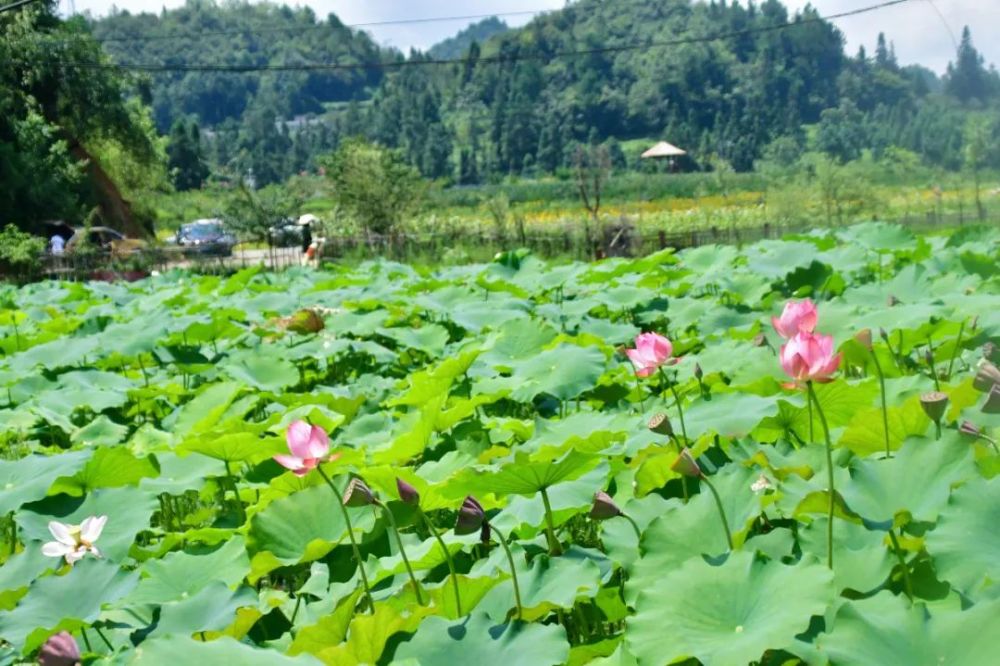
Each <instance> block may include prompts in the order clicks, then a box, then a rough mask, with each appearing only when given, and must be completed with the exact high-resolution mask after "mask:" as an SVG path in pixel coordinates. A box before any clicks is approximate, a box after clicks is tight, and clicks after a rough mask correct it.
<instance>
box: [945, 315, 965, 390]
mask: <svg viewBox="0 0 1000 666" xmlns="http://www.w3.org/2000/svg"><path fill="white" fill-rule="evenodd" d="M964 334H965V321H964V320H963V321H962V324H961V326H959V327H958V338H957V339H956V340H955V348H954V349H952V350H951V358H950V359H948V371H947V372H946V373H945V377H946V378H947V379H948V381H949V382H950V381H951V370H952V368H954V367H955V357H956V356H958V350H959V348H960V347H961V346H962V336H963V335H964Z"/></svg>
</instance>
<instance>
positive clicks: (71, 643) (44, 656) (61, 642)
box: [38, 631, 80, 666]
mask: <svg viewBox="0 0 1000 666" xmlns="http://www.w3.org/2000/svg"><path fill="white" fill-rule="evenodd" d="M38 663H39V664H41V665H42V666H76V665H77V664H79V663H80V647H79V646H78V645H77V644H76V639H74V638H73V635H72V634H70V633H69V632H68V631H60V632H59V633H58V634H55V635H53V636H51V637H50V638H49V640H47V641H45V644H44V645H42V648H41V649H40V650H39V651H38Z"/></svg>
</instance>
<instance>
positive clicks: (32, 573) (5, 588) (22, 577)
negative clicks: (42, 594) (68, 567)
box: [0, 542, 62, 610]
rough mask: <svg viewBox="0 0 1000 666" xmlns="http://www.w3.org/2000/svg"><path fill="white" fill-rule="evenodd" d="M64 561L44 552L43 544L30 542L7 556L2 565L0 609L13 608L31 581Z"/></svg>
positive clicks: (0, 574) (0, 568)
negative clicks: (50, 556)
mask: <svg viewBox="0 0 1000 666" xmlns="http://www.w3.org/2000/svg"><path fill="white" fill-rule="evenodd" d="M61 565H62V562H57V561H56V560H54V559H52V558H49V557H46V556H45V555H43V554H42V544H41V543H38V542H29V543H28V544H26V545H25V547H24V550H22V551H21V552H20V553H16V554H14V555H11V556H10V557H8V558H7V561H6V562H4V565H3V566H2V567H0V610H11V609H12V608H14V605H15V604H16V603H17V601H18V600H19V599H20V598H21V597H23V596H24V593H25V592H27V591H28V585H30V584H31V581H33V580H35V579H36V578H38V576H39V574H41V573H43V572H45V571H46V570H48V569H57V568H59V567H60V566H61Z"/></svg>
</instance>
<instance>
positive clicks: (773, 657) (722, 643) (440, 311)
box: [0, 223, 1000, 666]
mask: <svg viewBox="0 0 1000 666" xmlns="http://www.w3.org/2000/svg"><path fill="white" fill-rule="evenodd" d="M998 259H1000V232H998V231H997V230H995V229H982V228H966V229H961V230H958V231H956V232H954V233H951V234H943V235H934V236H929V237H917V236H914V235H913V234H912V233H911V232H909V231H907V230H905V229H903V228H901V227H896V226H891V225H885V224H880V223H866V224H863V225H858V226H854V227H849V228H843V229H838V230H835V231H826V232H816V233H814V234H811V235H807V236H800V237H795V238H787V239H785V240H782V241H763V242H760V243H757V244H754V245H750V246H746V247H743V248H734V247H723V246H712V247H702V248H698V249H693V250H687V251H684V252H679V253H674V252H672V251H665V252H661V253H659V254H656V255H652V256H649V257H646V258H642V259H638V260H609V261H604V262H601V263H596V264H582V263H577V264H569V265H547V264H545V263H544V262H542V261H541V260H539V259H537V258H535V257H533V256H531V255H528V254H525V253H507V254H504V255H500V256H498V257H497V259H496V260H495V261H493V262H491V263H489V264H485V265H473V266H464V267H449V268H440V269H437V270H425V269H416V268H413V267H409V266H405V265H400V264H394V263H388V262H376V263H368V264H364V265H361V266H360V267H356V268H351V269H342V270H337V269H331V270H327V271H309V270H305V269H303V270H297V269H296V270H291V271H288V272H285V273H281V274H270V273H265V272H260V271H257V270H245V271H242V272H239V273H237V274H235V275H232V276H229V277H195V276H191V275H186V274H183V273H179V272H178V273H171V274H165V275H160V276H156V277H154V278H151V279H148V280H146V281H143V282H139V283H134V284H107V283H87V284H80V283H72V284H70V283H65V284H59V283H41V284H35V285H29V286H26V287H23V288H20V289H14V288H11V287H8V288H5V289H4V290H3V291H2V292H0V294H2V301H0V307H2V310H0V326H2V328H3V339H2V342H0V346H2V352H3V356H2V358H0V383H2V386H3V388H2V390H0V400H2V402H3V405H4V406H3V407H2V409H0V419H2V421H0V423H2V431H0V437H2V451H3V455H2V458H3V459H2V460H0V487H2V488H3V491H2V493H0V562H2V567H0V663H2V664H8V663H11V664H13V663H36V662H38V661H39V660H41V661H42V663H46V664H69V663H74V662H76V661H82V662H83V663H94V664H141V665H151V664H155V665H159V664H164V665H167V664H169V665H171V666H172V665H174V664H206V665H208V664H213V665H214V664H247V665H251V666H252V665H255V664H261V665H265V664H266V665H268V666H270V665H274V664H279V665H280V664H302V665H310V664H334V665H341V664H343V665H353V664H399V665H401V666H402V665H404V664H405V665H413V664H423V665H425V666H437V665H439V664H475V665H476V666H546V665H556V664H574V665H576V664H604V665H609V666H610V665H614V666H627V665H634V664H642V665H646V664H649V665H658V664H668V663H689V664H696V663H702V664H707V665H713V664H722V665H730V664H734V665H735V664H748V663H759V664H773V665H778V664H797V663H805V664H827V663H831V664H907V665H921V664H961V665H963V666H975V665H978V664H984V665H985V664H995V663H996V662H997V651H998V649H1000V638H998V637H1000V584H998V583H997V581H1000V529H998V526H1000V479H997V478H996V477H997V473H998V471H1000V456H998V454H997V443H996V440H997V438H998V436H1000V371H997V370H996V367H995V365H993V363H996V362H997V361H998V353H997V351H996V349H997V347H996V346H995V345H996V343H998V342H1000V277H998V272H997V268H996V267H997V261H998ZM807 299H808V300H807ZM772 317H773V318H775V319H774V321H772ZM640 334H643V335H640ZM637 338H638V339H637ZM991 361H992V363H991Z"/></svg>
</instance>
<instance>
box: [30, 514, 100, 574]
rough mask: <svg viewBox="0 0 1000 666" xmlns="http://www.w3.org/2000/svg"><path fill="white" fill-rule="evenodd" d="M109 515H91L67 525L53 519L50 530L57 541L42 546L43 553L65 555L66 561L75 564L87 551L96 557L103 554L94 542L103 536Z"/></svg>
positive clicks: (54, 555)
mask: <svg viewBox="0 0 1000 666" xmlns="http://www.w3.org/2000/svg"><path fill="white" fill-rule="evenodd" d="M106 522H108V517H107V516H91V517H89V518H87V519H85V520H84V521H83V523H81V524H80V525H67V524H66V523H60V522H59V521H57V520H53V521H52V522H50V523H49V532H51V533H52V536H54V537H55V539H56V540H55V541H49V542H48V543H46V544H44V545H43V546H42V554H44V555H48V556H49V557H65V558H66V562H68V563H69V564H73V563H74V562H76V561H77V560H80V559H82V558H83V556H84V555H86V554H87V553H91V554H92V555H94V556H95V557H100V556H101V551H99V550H97V546H95V545H94V542H95V541H97V540H98V539H99V538H100V537H101V532H102V531H104V524H105V523H106Z"/></svg>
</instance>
